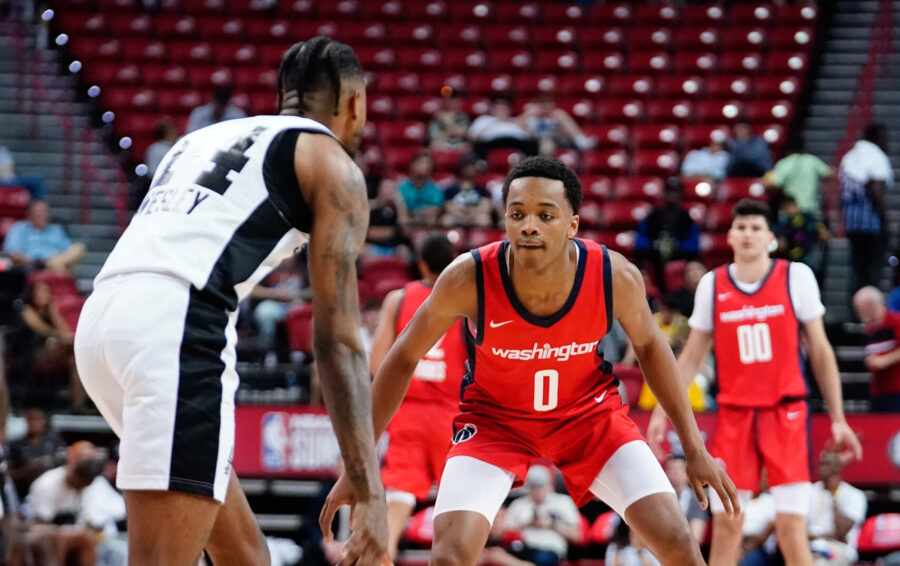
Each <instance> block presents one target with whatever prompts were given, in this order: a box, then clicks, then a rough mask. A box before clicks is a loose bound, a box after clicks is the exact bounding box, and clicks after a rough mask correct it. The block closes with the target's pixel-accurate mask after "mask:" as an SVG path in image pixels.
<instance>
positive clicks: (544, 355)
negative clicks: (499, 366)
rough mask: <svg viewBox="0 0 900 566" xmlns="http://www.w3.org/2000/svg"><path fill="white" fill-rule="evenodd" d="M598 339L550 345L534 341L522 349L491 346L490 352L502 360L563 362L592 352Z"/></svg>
mask: <svg viewBox="0 0 900 566" xmlns="http://www.w3.org/2000/svg"><path fill="white" fill-rule="evenodd" d="M598 343H599V340H594V341H593V342H584V343H582V344H579V343H578V342H575V341H574V340H573V341H572V343H571V344H566V345H564V346H551V345H550V344H544V345H541V344H538V343H537V342H535V343H534V346H532V347H531V348H525V349H522V350H506V349H503V348H491V352H492V353H493V354H494V355H495V356H497V357H500V358H503V359H504V360H551V359H552V360H556V361H558V362H564V361H566V360H568V359H569V358H570V357H572V356H583V355H584V354H593V353H594V351H595V350H596V349H597V344H598Z"/></svg>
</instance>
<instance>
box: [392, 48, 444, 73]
mask: <svg viewBox="0 0 900 566" xmlns="http://www.w3.org/2000/svg"><path fill="white" fill-rule="evenodd" d="M397 63H398V65H399V67H400V68H402V69H405V70H410V71H421V72H438V71H442V70H444V63H445V58H444V53H443V51H441V50H439V49H419V48H416V47H404V48H402V49H400V51H399V52H398V53H397Z"/></svg>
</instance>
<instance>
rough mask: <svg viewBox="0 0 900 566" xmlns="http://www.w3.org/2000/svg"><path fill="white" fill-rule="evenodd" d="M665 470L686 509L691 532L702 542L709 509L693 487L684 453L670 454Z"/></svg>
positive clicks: (707, 522)
mask: <svg viewBox="0 0 900 566" xmlns="http://www.w3.org/2000/svg"><path fill="white" fill-rule="evenodd" d="M665 470H666V476H667V477H668V478H669V482H671V483H672V487H673V488H674V489H675V495H677V496H678V502H679V503H680V504H681V510H682V511H684V514H685V516H686V517H687V519H688V524H689V525H690V526H691V533H693V535H694V538H695V539H697V542H698V543H699V544H702V543H703V539H704V538H705V536H706V526H707V524H709V511H708V510H706V509H703V508H702V507H700V501H698V500H697V496H696V494H694V490H693V488H691V484H690V482H689V481H688V475H687V471H686V470H687V460H686V458H685V456H684V453H683V452H681V451H680V450H679V451H678V452H673V453H672V454H669V456H668V457H667V458H666V461H665Z"/></svg>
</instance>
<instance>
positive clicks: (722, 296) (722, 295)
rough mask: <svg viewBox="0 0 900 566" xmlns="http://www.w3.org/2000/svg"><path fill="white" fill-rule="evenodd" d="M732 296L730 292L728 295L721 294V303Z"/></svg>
mask: <svg viewBox="0 0 900 566" xmlns="http://www.w3.org/2000/svg"><path fill="white" fill-rule="evenodd" d="M730 296H731V292H730V291H729V292H728V293H719V300H720V301H724V300H725V299H727V298H728V297H730Z"/></svg>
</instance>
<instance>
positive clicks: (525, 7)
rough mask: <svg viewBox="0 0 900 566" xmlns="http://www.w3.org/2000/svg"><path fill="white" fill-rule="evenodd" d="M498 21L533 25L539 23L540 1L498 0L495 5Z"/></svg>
mask: <svg viewBox="0 0 900 566" xmlns="http://www.w3.org/2000/svg"><path fill="white" fill-rule="evenodd" d="M496 14H497V21H498V22H508V23H515V24H528V25H534V24H538V23H540V22H541V21H542V20H541V18H540V16H541V5H540V2H515V1H506V2H498V3H497V6H496Z"/></svg>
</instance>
